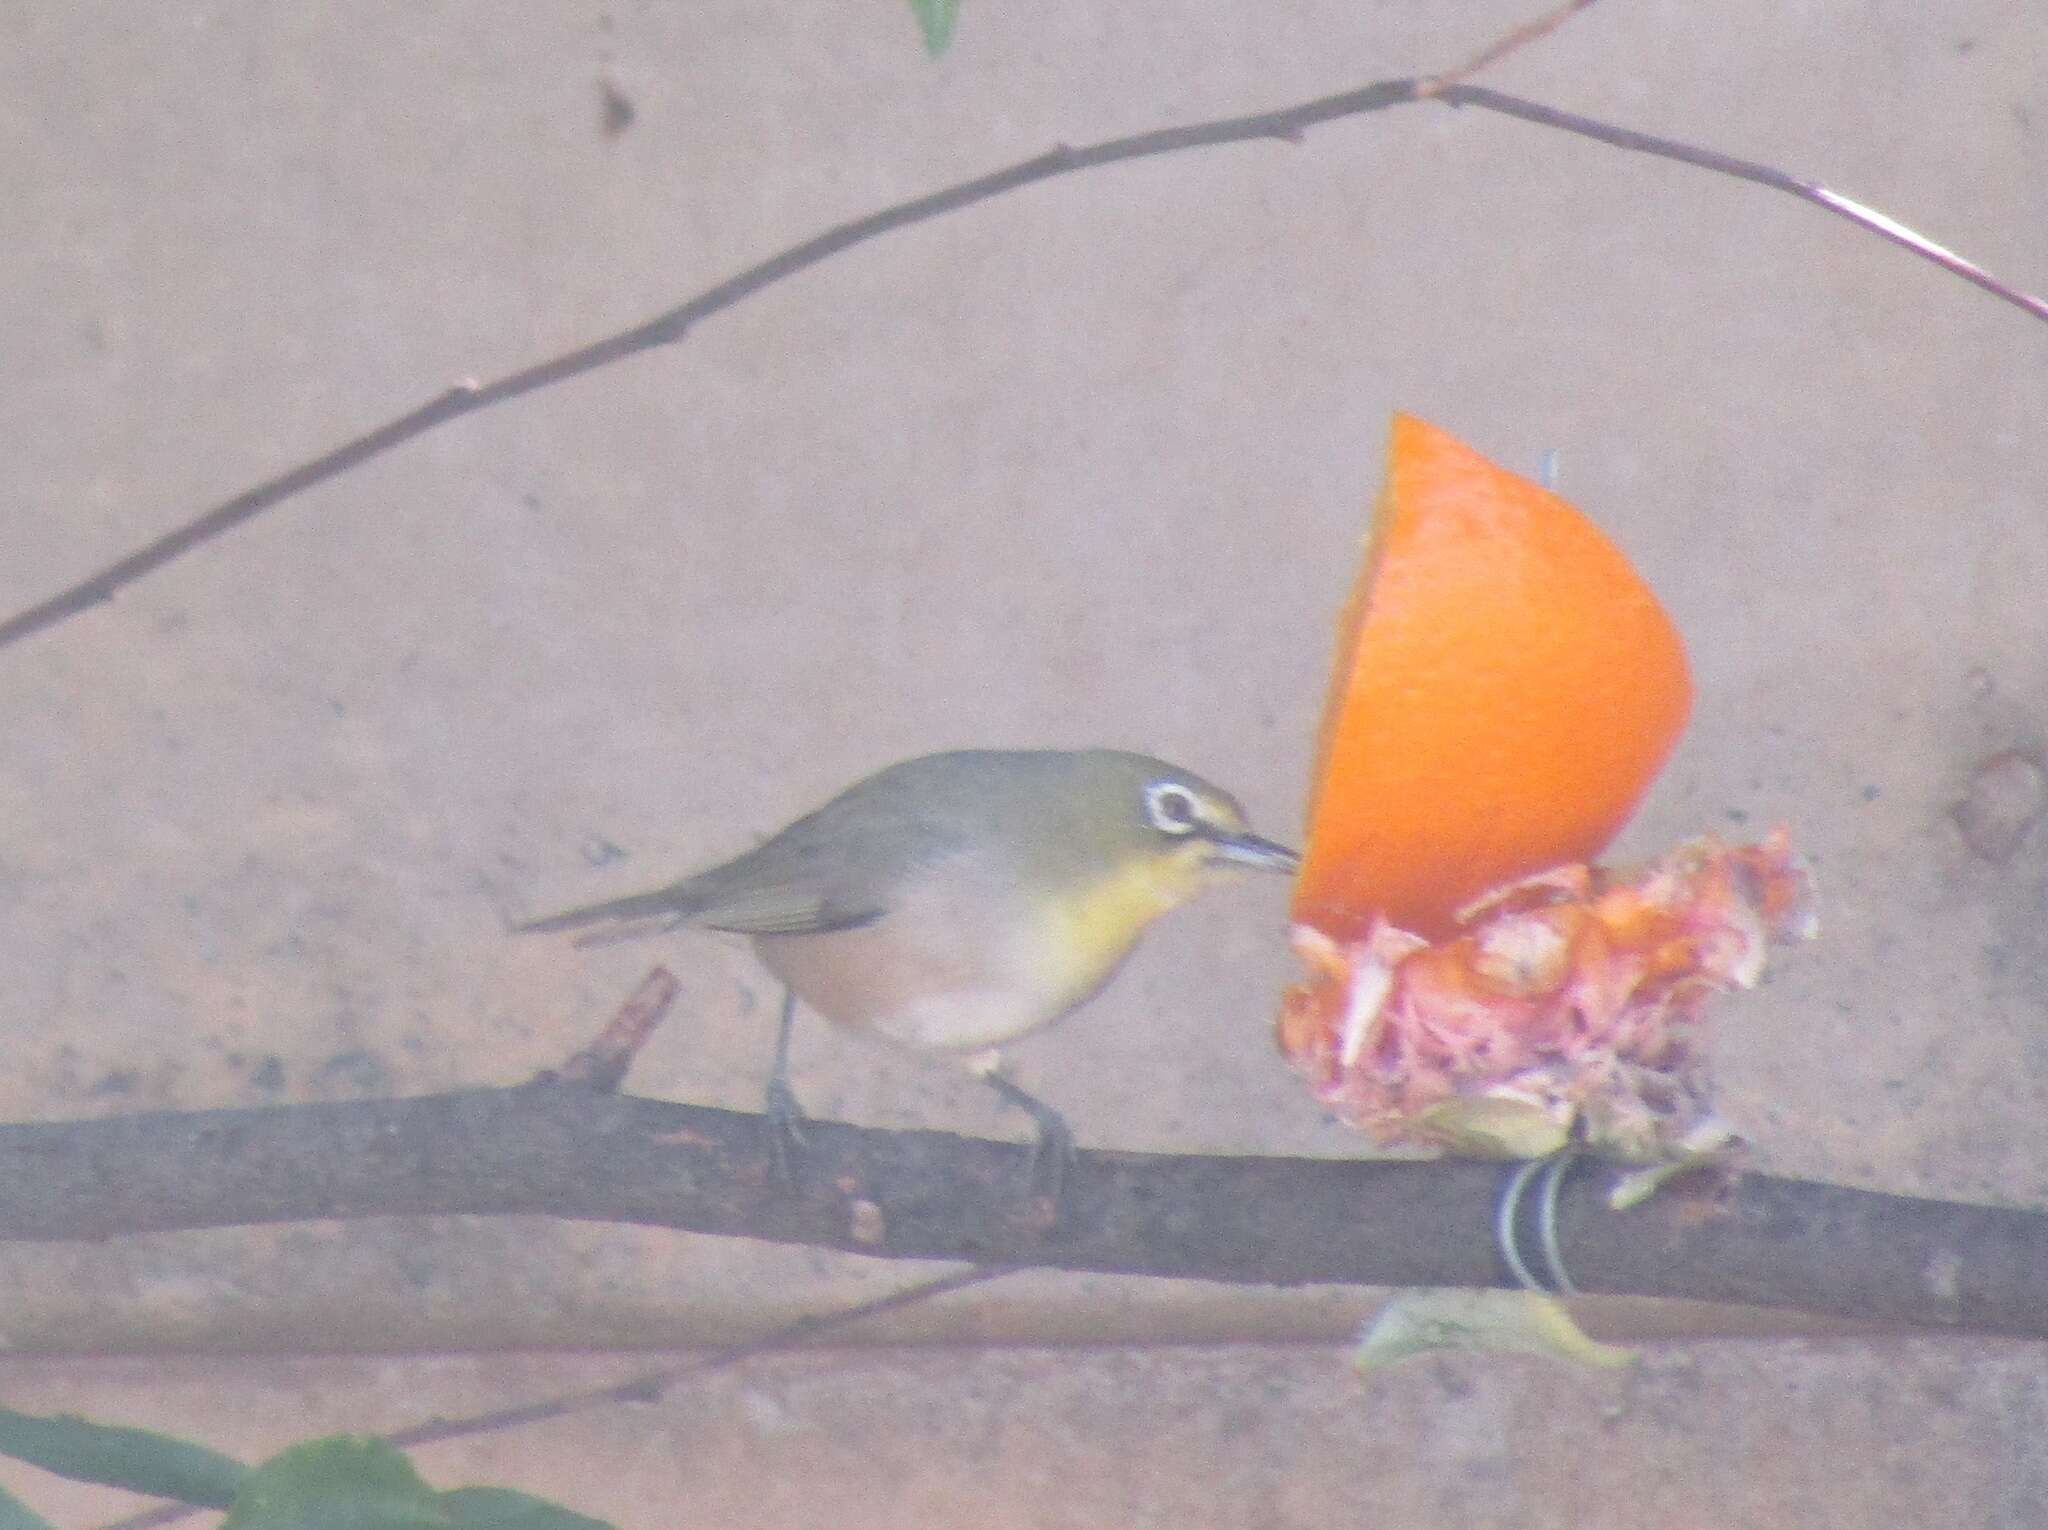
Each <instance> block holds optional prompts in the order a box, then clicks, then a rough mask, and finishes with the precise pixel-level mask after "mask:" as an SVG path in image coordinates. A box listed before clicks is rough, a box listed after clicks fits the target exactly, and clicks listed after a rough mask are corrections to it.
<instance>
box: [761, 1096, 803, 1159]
mask: <svg viewBox="0 0 2048 1530" xmlns="http://www.w3.org/2000/svg"><path fill="white" fill-rule="evenodd" d="M761 1115H762V1119H763V1120H764V1121H765V1122H766V1123H767V1129H768V1161H769V1163H770V1164H771V1165H772V1166H773V1168H774V1170H775V1177H776V1179H778V1180H780V1181H781V1182H782V1183H783V1184H785V1185H793V1184H795V1183H796V1166H795V1158H796V1151H797V1149H798V1148H800V1147H802V1146H803V1145H804V1132H803V1122H804V1108H803V1106H801V1105H799V1104H798V1103H797V1098H796V1091H795V1090H794V1089H792V1088H790V1087H789V1081H788V1080H787V1079H781V1078H774V1079H770V1080H769V1081H768V1094H767V1097H766V1098H765V1099H764V1100H763V1101H762V1102H761Z"/></svg>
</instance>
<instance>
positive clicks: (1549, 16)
mask: <svg viewBox="0 0 2048 1530" xmlns="http://www.w3.org/2000/svg"><path fill="white" fill-rule="evenodd" d="M1592 3H1593V0H1564V4H1562V5H1560V6H1558V7H1557V8H1556V9H1555V10H1551V11H1546V12H1545V13H1544V14H1543V15H1541V16H1538V17H1537V18H1536V19H1535V20H1534V21H1525V22H1523V23H1522V24H1521V25H1520V26H1518V27H1516V28H1515V29H1514V30H1513V31H1511V32H1507V33H1504V34H1503V35H1502V36H1501V37H1500V38H1499V40H1497V41H1495V42H1492V43H1489V44H1487V46H1485V47H1484V48H1481V49H1480V50H1479V51H1478V52H1477V53H1475V54H1473V55H1472V56H1471V57H1470V58H1469V59H1467V60H1465V62H1464V63H1463V64H1461V65H1459V66H1458V67H1457V68H1456V69H1453V70H1451V71H1450V72H1449V73H1448V74H1439V75H1436V76H1434V77H1433V78H1431V79H1427V80H1424V81H1423V82H1422V83H1421V84H1420V85H1418V86H1416V87H1415V94H1416V95H1417V96H1418V97H1429V96H1440V95H1442V94H1443V92H1444V88H1445V87H1446V86H1448V85H1455V84H1457V83H1458V82H1459V81H1461V80H1469V79H1471V78H1472V76H1473V75H1475V74H1477V73H1479V71H1480V70H1482V69H1490V68H1492V67H1493V66H1494V65H1495V64H1497V63H1499V62H1500V61H1501V60H1502V59H1504V58H1506V57H1507V56H1508V55H1509V54H1510V53H1514V52H1517V51H1519V50H1520V49H1523V48H1526V47H1528V46H1529V44H1530V43H1532V42H1535V41H1536V40H1537V39H1538V38H1539V37H1548V36H1549V35H1550V34H1551V33H1552V32H1555V31H1556V30H1557V29H1558V28H1559V27H1561V26H1563V25H1564V24H1565V23H1566V22H1567V21H1570V20H1571V19H1572V17H1574V16H1576V15H1577V14H1578V13H1579V12H1580V11H1583V10H1584V9H1585V8H1586V7H1587V6H1589V5H1591V4H1592Z"/></svg>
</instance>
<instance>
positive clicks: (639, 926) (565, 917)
mask: <svg viewBox="0 0 2048 1530" xmlns="http://www.w3.org/2000/svg"><path fill="white" fill-rule="evenodd" d="M702 906H703V900H702V899H701V898H700V897H698V896H696V895H695V893H694V892H693V891H692V890H691V889H690V887H689V884H687V883H682V882H678V883H676V884H674V885H672V886H669V887H657V888H655V889H654V891H652V892H644V893H634V894H632V895H631V896H630V897H625V898H613V899H611V900H610V901H609V902H605V903H590V904H585V905H584V906H583V907H582V908H571V909H564V910H563V911H562V912H561V913H559V914H548V915H546V916H545V917H543V918H540V919H528V920H526V921H525V922H524V923H521V924H515V925H513V926H512V932H513V933H514V934H515V935H545V934H548V933H550V932H552V931H556V930H589V929H590V928H591V926H593V925H603V926H605V927H606V928H604V929H602V930H592V931H591V933H590V934H589V935H587V936H585V937H584V938H583V939H584V940H585V941H588V940H612V939H623V938H626V937H628V936H632V935H637V934H641V933H652V931H653V930H656V929H674V928H675V927H676V926H677V925H679V924H687V923H688V922H689V921H690V919H691V917H692V916H694V915H695V914H697V913H699V912H701V911H702ZM643 927H644V928H643ZM578 943H579V944H581V943H582V942H580V941H579V942H578Z"/></svg>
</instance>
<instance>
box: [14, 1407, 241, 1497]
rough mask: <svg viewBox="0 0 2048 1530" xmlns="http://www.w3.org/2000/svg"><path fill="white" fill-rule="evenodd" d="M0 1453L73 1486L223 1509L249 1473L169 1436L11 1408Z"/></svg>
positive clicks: (217, 1454)
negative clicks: (82, 1484)
mask: <svg viewBox="0 0 2048 1530" xmlns="http://www.w3.org/2000/svg"><path fill="white" fill-rule="evenodd" d="M0 1455H9V1456H13V1457H14V1458H15V1459H16V1460H17V1461H26V1462H28V1463H29V1464H30V1465H31V1466H40V1467H41V1468H42V1469H43V1470H44V1471H46V1472H55V1473H57V1475H58V1476H60V1477H70V1478H72V1479H74V1480H76V1481H79V1482H97V1483H100V1484H102V1485H103V1486H106V1487H117V1488H127V1489H128V1490H129V1491H130V1492H133V1493H148V1494H149V1495H151V1496H152V1497H155V1498H175V1499H177V1500H178V1501H179V1502H180V1503H193V1504H200V1505H202V1506H204V1507H206V1508H209V1509H225V1508H226V1507H227V1506H228V1505H229V1504H230V1503H232V1502H234V1498H235V1493H236V1492H237V1491H238V1490H239V1489H240V1488H241V1486H242V1483H243V1482H244V1481H245V1480H246V1479H247V1477H248V1475H249V1468H248V1467H246V1466H244V1465H243V1464H242V1463H241V1462H239V1461H237V1460H235V1459H233V1458H232V1457H230V1456H224V1455H222V1454H221V1453H220V1452H219V1451H216V1450H208V1449H207V1448H206V1447H205V1446H203V1445H194V1444H192V1443H190V1442H189V1441H186V1440H177V1439H172V1438H171V1437H170V1436H169V1435H164V1434H152V1433H151V1432H150V1431H149V1430H147V1429H119V1428H116V1427H114V1426H113V1425H111V1424H95V1423H93V1422H92V1421H91V1420H90V1419H83V1418H78V1417H75V1416H74V1415H71V1414H55V1415H52V1416H50V1417H43V1416H41V1415H38V1414H34V1413H16V1412H15V1411H14V1410H13V1409H12V1408H0ZM0 1523H4V1521H0Z"/></svg>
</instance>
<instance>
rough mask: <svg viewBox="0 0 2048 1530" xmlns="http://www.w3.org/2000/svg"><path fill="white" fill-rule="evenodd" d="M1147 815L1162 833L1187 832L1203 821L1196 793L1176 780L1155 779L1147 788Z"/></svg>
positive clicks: (1153, 825)
mask: <svg viewBox="0 0 2048 1530" xmlns="http://www.w3.org/2000/svg"><path fill="white" fill-rule="evenodd" d="M1145 816H1146V817H1147V818H1149V819H1150V820H1151V821H1152V827H1153V828H1155V829H1157V830H1158V831H1159V832H1160V833H1161V834H1186V833H1189V832H1191V831H1192V830H1193V829H1194V827H1195V825H1196V824H1197V823H1199V822H1201V815H1200V813H1199V812H1198V811H1197V809H1196V804H1195V794H1194V793H1193V792H1191V791H1189V790H1188V789H1187V788H1186V787H1185V786H1182V785H1180V784H1179V783H1178V782H1175V781H1155V782H1153V783H1152V785H1150V786H1148V787H1146V788H1145Z"/></svg>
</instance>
